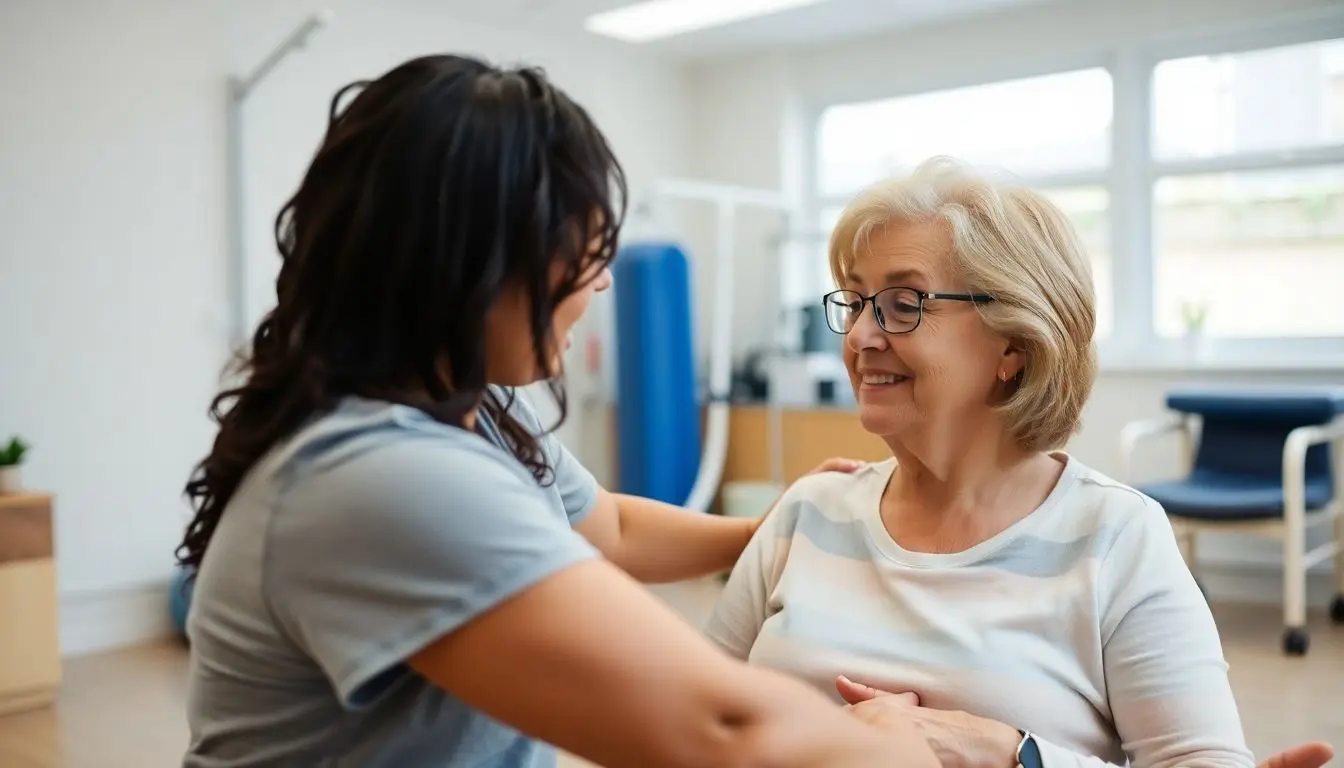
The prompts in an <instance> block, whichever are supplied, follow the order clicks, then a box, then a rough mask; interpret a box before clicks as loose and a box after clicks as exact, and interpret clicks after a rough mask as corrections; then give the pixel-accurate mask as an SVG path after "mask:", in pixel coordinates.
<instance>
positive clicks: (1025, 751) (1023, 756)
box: [1017, 730, 1045, 768]
mask: <svg viewBox="0 0 1344 768" xmlns="http://www.w3.org/2000/svg"><path fill="white" fill-rule="evenodd" d="M1018 733H1020V734H1022V741H1020V742H1018V743H1017V764H1018V766H1020V768H1045V766H1044V763H1043V762H1042V760H1041V748H1040V746H1038V745H1037V744H1036V737H1035V736H1033V735H1031V732H1030V731H1023V730H1019V731H1018Z"/></svg>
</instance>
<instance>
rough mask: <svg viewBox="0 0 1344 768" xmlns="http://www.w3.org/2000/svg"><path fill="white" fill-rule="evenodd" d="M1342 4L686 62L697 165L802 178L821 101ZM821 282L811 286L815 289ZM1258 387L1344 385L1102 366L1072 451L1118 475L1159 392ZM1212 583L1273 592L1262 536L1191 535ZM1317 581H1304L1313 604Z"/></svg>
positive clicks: (1050, 11)
mask: <svg viewBox="0 0 1344 768" xmlns="http://www.w3.org/2000/svg"><path fill="white" fill-rule="evenodd" d="M1339 11H1340V8H1339V5H1338V3H1335V2H1331V1H1330V0H1188V1H1187V2H1182V3H1169V2H1164V1H1163V0H1136V1H1135V2H1126V3H1102V2H1069V3H1062V4H1057V5H1053V4H1052V5H1044V6H1039V7H1030V8H1025V9H1017V10H1007V11H1004V12H1001V13H996V14H994V15H992V16H984V17H981V18H978V19H974V20H969V21H962V22H954V23H949V24H944V25H939V26H932V27H927V28H920V29H915V30H910V31H906V32H902V33H899V34H893V35H887V36H883V37H876V38H873V39H869V40H865V41H861V42H851V43H847V44H843V45H833V46H824V47H817V48H812V49H808V50H805V51H799V52H794V53H791V54H787V55H783V54H773V55H769V56H753V57H747V58H738V59H724V60H716V61H711V62H706V63H704V64H701V65H700V66H699V67H698V68H697V71H696V78H697V98H698V102H697V103H698V107H699V108H698V110H697V114H696V127H695V138H696V142H695V157H694V163H693V166H694V167H695V169H696V171H697V173H699V174H701V175H703V176H706V177H709V178H714V179H717V180H720V181H725V182H730V183H735V184H744V185H756V186H765V187H770V188H780V189H784V190H786V191H788V192H790V193H791V194H796V193H797V192H798V188H799V186H800V185H801V184H803V183H805V181H806V170H807V169H806V168H803V167H800V166H801V164H802V163H803V162H804V160H805V159H806V158H805V155H803V153H802V151H800V149H799V148H800V146H805V144H804V143H805V142H806V141H808V140H809V137H808V134H809V130H808V127H807V123H808V122H809V121H810V120H811V115H812V114H814V111H815V109H817V108H819V107H820V106H822V105H824V104H826V103H834V102H842V101H852V100H862V99H871V98H881V97H886V96H893V95H897V94H899V93H910V92H919V91H926V90H932V89H937V88H945V87H953V86H957V85H965V84H973V83H976V82H983V81H985V80H990V79H996V78H1009V77H1015V76H1026V75H1030V74H1036V73H1042V72H1048V71H1051V70H1054V69H1065V68H1069V67H1072V66H1077V65H1078V63H1079V62H1083V63H1089V64H1090V63H1095V62H1096V61H1106V60H1107V57H1109V56H1110V55H1111V51H1113V50H1114V48H1115V47H1116V46H1119V45H1128V44H1135V43H1145V44H1147V43H1160V42H1162V41H1164V40H1167V39H1172V38H1179V37H1188V36H1191V35H1196V36H1201V35H1213V34H1222V33H1227V32H1236V31H1238V30H1240V29H1244V28H1248V27H1253V26H1256V25H1260V24H1264V23H1266V22H1277V21H1285V20H1295V19H1299V18H1304V17H1306V18H1310V17H1311V16H1313V15H1316V14H1321V13H1331V12H1333V13H1335V14H1336V16H1338V14H1339ZM760 234H761V233H760V232H756V233H753V235H754V236H755V240H754V241H746V242H743V243H742V248H741V254H740V259H741V260H740V262H739V264H738V270H739V275H740V278H739V279H740V280H741V281H742V282H743V283H744V284H753V283H764V282H766V281H772V280H775V281H777V280H778V279H779V278H778V276H779V274H780V272H781V261H780V254H779V253H778V252H777V251H775V250H773V249H770V248H767V247H764V244H763V238H762V237H760ZM822 290H823V288H822V287H820V286H818V288H817V291H816V292H817V293H818V294H820V293H821V291H822ZM773 321H774V318H773V317H771V316H767V315H764V314H762V313H758V312H756V311H755V309H754V308H744V310H743V311H742V312H740V313H739V315H738V322H739V334H738V335H737V337H736V339H735V344H736V345H737V346H738V348H739V349H745V348H748V347H751V346H755V345H757V344H760V343H762V342H764V341H766V340H768V338H769V333H770V329H771V327H772V325H773ZM1208 380H1218V381H1236V382H1244V383H1248V384H1255V383H1319V382H1326V383H1328V382H1336V383H1340V382H1344V375H1341V374H1340V373H1337V372H1336V373H1331V372H1327V371H1316V372H1312V371H1297V372H1289V371H1280V372H1272V371H1270V372H1250V371H1221V372H1212V371H1204V372H1200V371H1180V370H1171V369H1166V370H1148V371H1142V370H1129V371H1115V370H1112V371H1107V372H1105V373H1103V375H1102V376H1101V379H1100V381H1099V383H1098V385H1097V388H1096V392H1095V394H1094V396H1093V398H1092V400H1091V403H1090V405H1089V407H1088V409H1087V412H1086V417H1085V424H1084V427H1083V430H1082V432H1081V434H1079V435H1078V436H1077V438H1076V439H1075V440H1074V441H1073V443H1072V445H1071V450H1072V451H1073V452H1074V453H1075V454H1076V455H1077V456H1078V457H1079V458H1081V459H1082V460H1083V461H1085V462H1087V463H1090V464H1092V465H1094V466H1096V467H1097V468H1099V469H1101V470H1102V471H1106V472H1112V473H1116V472H1118V471H1119V468H1118V461H1117V457H1118V446H1119V430H1120V428H1121V426H1122V425H1123V424H1125V423H1127V422H1129V421H1131V420H1134V419H1139V418H1146V417H1150V416H1155V415H1158V414H1159V413H1161V411H1162V404H1163V394H1164V392H1165V391H1166V390H1167V389H1169V388H1170V387H1172V386H1175V385H1178V384H1182V383H1187V382H1191V381H1208ZM1174 461H1175V454H1174V452H1172V451H1171V450H1169V448H1162V447H1159V448H1157V449H1155V450H1154V452H1153V453H1152V454H1151V455H1147V456H1145V461H1144V463H1143V465H1142V467H1141V469H1143V471H1144V472H1145V473H1146V476H1148V477H1151V476H1153V475H1161V474H1163V473H1169V472H1171V471H1172V468H1173V467H1174V466H1175V464H1174ZM1201 546H1202V551H1201V555H1202V557H1203V558H1204V559H1205V560H1206V561H1207V562H1209V563H1210V568H1209V569H1207V571H1206V572H1204V573H1202V574H1201V575H1202V576H1204V577H1205V578H1206V579H1207V581H1208V586H1209V589H1210V591H1211V592H1213V593H1214V594H1215V595H1219V596H1223V597H1231V598H1238V599H1267V600H1275V599H1277V595H1278V590H1279V589H1280V587H1279V586H1278V582H1277V581H1275V579H1274V577H1273V570H1272V569H1273V568H1274V567H1275V565H1276V564H1277V562H1278V550H1277V548H1276V546H1275V545H1274V543H1273V542H1268V541H1258V540H1249V541H1248V540H1245V539H1241V538H1228V537H1213V538H1211V539H1210V540H1209V541H1207V542H1201ZM1326 587H1328V585H1327V584H1326V583H1324V581H1323V580H1322V579H1319V578H1317V579H1314V580H1313V589H1315V590H1316V591H1315V592H1314V599H1315V601H1316V602H1317V603H1319V602H1320V600H1321V599H1322V598H1323V596H1324V594H1325V588H1326Z"/></svg>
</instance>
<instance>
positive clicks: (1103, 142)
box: [816, 68, 1114, 336]
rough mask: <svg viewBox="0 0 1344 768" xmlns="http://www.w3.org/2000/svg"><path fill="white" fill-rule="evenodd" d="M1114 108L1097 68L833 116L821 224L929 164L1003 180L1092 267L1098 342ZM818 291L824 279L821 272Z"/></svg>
mask: <svg viewBox="0 0 1344 768" xmlns="http://www.w3.org/2000/svg"><path fill="white" fill-rule="evenodd" d="M1113 105H1114V98H1113V95H1112V92H1111V75H1110V73H1109V72H1108V71H1107V70H1105V69H1101V68H1094V69H1083V70H1076V71H1072V72H1064V73H1059V74H1050V75H1043V76H1038V77H1028V78H1022V79H1018V80H1007V81H1001V82H996V83H990V84H986V85H977V86H972V87H966V88H956V89H952V90H946V91H937V92H934V93H926V94H918V95H913V96H904V97H900V98H894V99H884V100H881V101H872V102H865V103H860V104H842V105H836V106H832V107H830V108H828V109H826V110H825V112H823V114H822V116H821V120H820V124H819V126H818V132H817V133H818V135H817V167H816V178H817V197H818V201H817V202H818V203H819V210H820V211H821V215H820V221H819V224H821V226H822V227H823V231H827V232H828V231H830V227H832V226H833V225H834V223H835V220H836V219H837V218H838V216H839V212H840V209H841V207H843V205H844V203H845V201H847V200H848V199H849V198H850V197H851V196H852V195H853V194H854V193H855V192H857V191H858V190H859V189H860V188H862V187H863V186H864V185H866V184H868V183H871V182H873V181H875V180H877V179H878V178H881V177H883V176H887V175H890V174H893V173H899V172H902V171H906V170H909V169H911V168H913V167H914V166H916V165H918V164H919V163H920V162H922V161H923V160H925V159H927V158H929V157H931V156H934V155H951V156H953V157H957V158H960V159H962V160H966V161H968V162H971V163H973V164H975V165H977V166H979V167H981V168H985V169H996V170H1004V171H1007V172H1010V173H1012V174H1014V175H1016V176H1018V177H1021V178H1022V179H1023V180H1024V181H1025V182H1026V183H1028V184H1030V185H1032V186H1033V187H1035V188H1036V189H1038V190H1040V191H1041V192H1042V193H1044V194H1046V195H1047V196H1048V197H1050V198H1051V200H1053V201H1054V202H1055V203H1056V204H1057V205H1059V206H1060V207H1061V208H1062V209H1063V210H1064V212H1065V213H1066V214H1068V215H1069V217H1070V219H1071V220H1072V222H1073V224H1074V226H1075V227H1076V228H1077V229H1078V232H1079V235H1080V236H1081V238H1082V240H1083V242H1084V243H1085V244H1086V246H1087V248H1088V252H1089V255H1090V256H1091V258H1092V264H1093V278H1094V281H1095V283H1096V285H1097V289H1098V296H1099V302H1098V334H1099V336H1106V335H1108V334H1109V333H1110V329H1111V324H1112V317H1113V310H1112V305H1113V302H1112V300H1111V288H1110V285H1111V267H1110V250H1111V249H1110V243H1109V238H1110V234H1109V233H1110V223H1109V206H1110V195H1109V191H1108V189H1107V186H1106V179H1107V174H1108V173H1109V167H1110V154H1111V116H1112V109H1113ZM822 266H823V268H822V270H821V271H820V273H819V278H821V277H824V282H821V283H820V284H821V285H829V283H830V272H829V270H828V269H826V268H825V265H824V264H823V265H822Z"/></svg>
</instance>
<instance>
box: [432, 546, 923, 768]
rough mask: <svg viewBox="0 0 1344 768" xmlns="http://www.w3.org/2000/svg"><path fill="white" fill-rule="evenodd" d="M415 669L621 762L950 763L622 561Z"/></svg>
mask: <svg viewBox="0 0 1344 768" xmlns="http://www.w3.org/2000/svg"><path fill="white" fill-rule="evenodd" d="M409 663H410V665H411V666H412V667H413V668H414V669H415V670H416V671H417V672H419V673H420V674H421V675H423V676H424V677H426V678H427V679H429V680H432V681H434V682H435V683H437V684H438V685H440V686H442V687H443V688H445V689H446V690H448V691H451V692H452V693H453V694H454V695H456V696H458V697H459V698H461V699H462V700H464V701H465V702H467V703H469V704H471V705H472V706H474V707H476V708H478V709H480V710H481V711H483V712H485V713H487V714H489V715H490V716H492V717H494V718H496V719H497V720H500V721H502V722H505V723H508V724H510V725H512V726H513V727H515V728H517V729H519V730H520V731H523V732H524V733H527V734H529V735H531V736H533V737H535V738H539V739H542V740H544V741H547V742H549V743H551V744H554V745H556V746H557V747H559V748H561V749H564V750H566V751H569V752H571V753H574V754H577V755H579V756H581V757H584V758H586V759H588V760H592V761H594V762H597V763H599V764H601V765H603V766H606V767H607V768H621V766H639V767H640V768H715V767H717V766H753V767H754V766H770V767H771V768H773V767H775V766H778V767H779V768H793V767H794V766H798V767H800V768H801V767H802V766H863V768H879V767H880V766H900V767H901V768H906V767H909V768H924V767H925V766H929V767H932V766H936V765H937V764H938V763H937V761H936V759H935V758H934V757H933V754H932V752H931V751H930V749H929V747H928V745H927V744H926V743H925V742H924V740H923V738H922V737H920V736H919V735H918V734H917V733H916V732H915V731H914V729H913V728H912V727H910V726H908V725H907V724H903V723H896V724H888V725H887V726H886V727H884V728H883V729H879V728H876V727H874V726H869V725H866V724H863V723H860V722H859V721H858V720H857V719H855V718H853V717H851V716H849V715H847V714H846V713H845V712H844V710H843V709H841V708H840V707H839V706H837V705H836V704H834V703H832V702H831V701H829V700H828V699H826V698H825V697H824V696H823V695H821V693H819V692H817V691H815V690H813V689H811V688H809V687H807V686H806V685H804V684H802V683H800V682H798V681H795V680H792V679H789V678H786V677H784V676H782V675H779V674H777V673H773V672H767V671H764V670H759V669H754V668H750V667H747V666H746V665H744V664H742V663H740V662H737V661H735V660H732V659H730V658H729V657H727V656H726V655H724V654H723V653H721V652H719V651H718V650H717V649H715V648H714V647H713V646H712V645H710V644H709V643H708V642H707V641H706V640H705V639H703V638H702V637H701V636H700V635H699V634H698V633H696V632H695V631H694V630H693V629H691V627H690V626H688V625H687V624H686V623H685V622H683V621H682V620H681V619H680V618H679V617H678V616H677V615H676V614H675V613H673V612H672V611H670V610H668V609H667V608H666V607H664V605H663V604H662V603H661V602H660V601H659V600H657V599H656V598H654V597H653V596H652V595H650V594H648V593H647V592H646V591H645V590H644V588H642V587H641V586H639V585H638V584H637V583H636V582H634V581H633V580H632V579H630V577H628V576H627V575H625V574H624V573H622V572H621V571H620V570H619V569H617V568H616V567H615V566H613V565H611V564H610V563H607V562H604V561H600V560H592V561H589V562H584V563H581V564H578V565H574V566H571V567H569V568H566V569H564V570H561V571H559V572H558V573H556V574H555V575H554V576H552V577H550V578H547V579H545V580H543V581H541V582H539V583H537V584H536V585H535V586H533V587H531V588H529V589H526V590H524V591H523V592H521V593H519V594H517V595H516V596H514V597H513V598H511V599H509V600H507V601H505V602H503V603H501V604H499V605H497V606H496V607H494V608H492V609H491V610H489V611H487V612H486V613H484V614H482V615H481V616H479V617H478V618H476V619H474V620H473V621H471V622H469V623H467V624H466V625H464V626H462V627H461V628H459V629H457V630H456V631H453V632H451V633H449V634H448V635H446V636H444V637H443V638H441V639H439V640H438V641H436V642H434V643H432V644H430V645H429V646H427V647H426V648H424V649H423V650H421V651H420V652H418V653H417V654H415V655H414V656H413V657H412V658H411V659H409Z"/></svg>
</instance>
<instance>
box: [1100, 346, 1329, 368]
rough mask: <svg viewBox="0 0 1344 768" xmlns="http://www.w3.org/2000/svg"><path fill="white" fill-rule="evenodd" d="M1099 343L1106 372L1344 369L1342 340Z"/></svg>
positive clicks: (1101, 365) (1101, 359)
mask: <svg viewBox="0 0 1344 768" xmlns="http://www.w3.org/2000/svg"><path fill="white" fill-rule="evenodd" d="M1099 347H1100V353H1099V358H1100V371H1101V373H1103V374H1107V373H1127V374H1154V375H1161V374H1171V373H1178V374H1179V373H1193V374H1200V373H1217V374H1222V373H1230V374H1236V373H1246V374H1261V373H1284V374H1308V375H1309V374H1340V373H1344V340H1341V339H1319V340H1317V339H1312V340H1309V341H1303V340H1298V339H1282V340H1273V339H1263V340H1261V339H1256V340H1254V341H1235V340H1232V341H1223V340H1210V341H1209V342H1206V344H1205V345H1203V346H1201V347H1199V348H1196V349H1191V348H1190V346H1189V345H1188V344H1185V343H1183V342H1181V341H1179V340H1169V339H1163V340H1160V341H1157V342H1155V343H1153V344H1152V345H1150V346H1147V347H1145V348H1144V349H1139V350H1135V349H1129V350H1124V349H1120V348H1118V347H1117V346H1115V345H1108V344H1107V343H1106V342H1102V343H1101V344H1100V345H1099Z"/></svg>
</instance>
